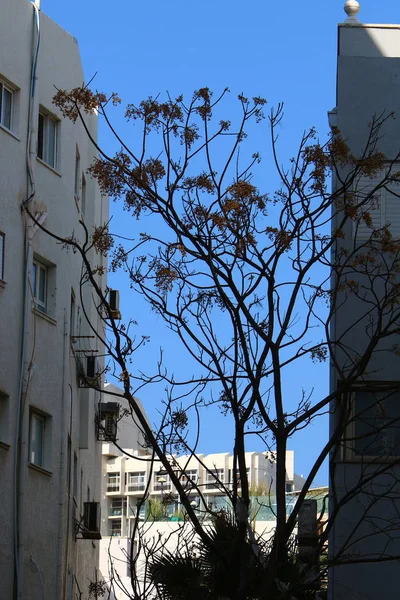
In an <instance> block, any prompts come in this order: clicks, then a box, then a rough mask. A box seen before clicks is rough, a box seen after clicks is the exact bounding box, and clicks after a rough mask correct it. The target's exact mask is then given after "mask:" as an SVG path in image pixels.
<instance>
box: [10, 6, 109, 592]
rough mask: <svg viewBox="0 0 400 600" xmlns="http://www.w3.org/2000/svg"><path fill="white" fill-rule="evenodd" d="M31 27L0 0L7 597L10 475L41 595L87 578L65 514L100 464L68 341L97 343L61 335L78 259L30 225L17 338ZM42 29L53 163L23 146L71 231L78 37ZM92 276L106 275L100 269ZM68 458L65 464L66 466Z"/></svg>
mask: <svg viewBox="0 0 400 600" xmlns="http://www.w3.org/2000/svg"><path fill="white" fill-rule="evenodd" d="M34 27H35V26H34V11H33V7H32V5H31V4H30V3H29V2H28V1H27V0H5V2H4V3H3V15H2V18H1V22H0V81H2V82H3V83H4V82H5V83H6V84H9V85H10V86H11V88H12V89H13V92H14V94H13V97H14V100H15V103H14V111H13V112H14V114H13V124H12V131H11V132H9V131H7V130H6V128H4V127H2V126H0V180H1V182H2V185H1V187H2V191H1V198H0V205H1V208H2V210H1V219H0V231H1V232H2V233H4V234H5V252H4V278H3V279H4V280H3V281H1V282H0V314H1V315H2V318H1V319H0V344H1V348H2V349H3V353H2V360H1V361H0V390H1V392H2V397H1V399H0V402H1V403H2V405H1V406H2V409H1V410H0V421H1V427H0V432H3V433H2V434H1V435H2V439H0V474H1V482H2V484H1V486H0V529H1V532H2V535H1V536H0V572H1V577H0V597H1V598H2V600H11V599H12V598H13V583H14V582H13V573H14V538H15V519H16V518H17V514H16V510H15V509H16V496H15V487H14V481H15V478H16V476H17V477H18V480H19V485H20V488H19V494H18V496H17V497H18V503H19V506H20V512H19V517H18V519H17V521H18V525H19V532H20V555H21V556H22V557H23V559H22V561H21V564H20V583H21V594H22V595H21V597H23V598H24V599H27V600H37V598H41V597H42V593H43V594H44V596H43V597H45V598H57V599H58V598H60V599H64V598H68V599H69V598H72V596H71V593H72V591H73V588H74V584H73V581H74V577H76V578H77V580H78V582H79V585H80V587H81V589H82V591H86V589H87V583H88V579H90V578H94V574H95V568H96V566H97V562H98V542H93V543H92V541H89V540H78V541H76V540H75V521H74V519H75V518H76V519H77V520H79V519H80V517H81V515H82V513H83V502H84V501H86V500H91V501H93V500H97V501H99V500H100V477H99V473H100V469H101V454H100V444H99V443H97V441H96V431H95V425H94V420H95V411H96V410H97V403H98V401H99V397H98V396H97V395H96V394H95V392H94V391H93V390H86V389H81V388H79V386H78V376H77V366H76V353H78V354H79V353H80V351H81V350H89V349H93V350H98V351H99V353H100V354H102V348H101V347H100V346H99V343H98V342H97V341H95V340H90V338H80V339H79V341H74V340H71V339H70V308H71V293H72V292H73V293H74V294H75V299H76V302H75V323H76V327H75V331H74V332H73V333H74V334H75V335H81V336H85V335H86V336H87V335H89V334H90V333H91V332H90V330H89V327H88V325H87V324H86V323H85V319H84V317H83V311H82V302H81V300H80V297H79V280H80V274H81V261H80V259H79V256H78V255H77V254H74V253H73V252H71V251H66V250H65V249H64V248H63V247H62V245H60V244H58V243H56V241H55V240H54V239H52V238H51V237H50V236H48V235H47V234H45V233H44V232H41V231H40V230H38V231H36V232H35V233H34V235H33V236H32V244H31V252H30V255H29V258H28V264H27V269H28V272H29V281H30V282H31V284H32V260H33V258H36V259H39V260H41V261H42V262H44V263H45V264H46V265H47V266H48V271H47V272H48V282H49V285H48V289H47V301H48V310H47V314H44V313H43V312H41V311H40V310H37V309H36V308H35V307H34V302H33V301H32V297H31V298H30V300H29V302H28V310H27V314H26V328H25V336H24V338H23V339H22V314H23V301H24V271H25V266H24V257H25V248H26V246H25V218H24V215H23V214H22V213H21V203H22V201H23V200H24V199H26V198H27V194H28V193H29V187H28V178H27V168H26V144H27V130H28V99H29V89H30V72H31V56H32V40H33V36H34ZM40 32H41V43H40V50H39V60H38V69H37V81H36V97H35V104H34V112H33V115H34V120H33V123H32V125H33V128H34V131H33V138H34V140H33V144H32V149H33V151H34V150H35V149H36V140H35V137H36V130H37V119H38V109H39V105H40V106H41V107H43V108H45V109H47V110H48V111H49V112H50V113H51V114H52V115H53V116H54V117H55V118H56V119H59V122H58V124H57V127H58V132H59V137H58V141H59V146H58V160H57V165H56V168H55V169H52V168H50V167H49V166H48V165H46V164H45V163H44V162H43V161H40V160H39V159H37V158H36V156H35V154H34V152H33V154H32V158H31V160H32V169H33V173H34V179H35V186H36V193H35V195H34V197H33V198H32V200H31V203H30V208H31V210H32V212H34V213H38V214H39V213H40V214H43V215H45V217H46V218H45V226H46V227H47V228H48V229H49V230H51V231H53V232H55V233H56V234H57V235H59V236H71V235H72V233H73V232H75V234H76V235H77V236H78V237H81V236H82V228H81V226H80V225H79V223H78V220H79V219H80V218H82V214H81V209H82V204H81V200H78V202H76V201H75V199H74V181H75V159H76V147H77V146H78V148H79V153H80V162H81V164H80V171H81V173H82V172H84V171H86V169H87V167H88V166H89V165H90V163H91V161H92V158H93V156H94V155H95V149H94V148H93V147H92V146H91V144H90V143H89V141H88V138H87V136H86V134H85V132H84V129H83V127H82V126H81V125H80V124H78V123H77V124H73V123H71V122H69V121H66V120H63V119H62V117H61V114H60V113H59V111H58V109H56V108H55V107H54V106H53V104H52V97H53V95H54V93H55V87H58V88H65V89H71V88H72V87H75V86H78V85H80V84H81V83H82V82H83V81H84V75H83V72H82V67H81V62H80V56H79V49H78V45H77V42H76V40H75V39H74V38H73V37H72V36H70V35H69V34H68V33H67V32H65V31H63V30H62V29H61V28H60V27H59V26H58V25H56V24H55V23H54V22H53V21H51V20H50V19H49V18H48V17H47V16H46V15H44V14H43V13H40ZM88 126H89V128H90V130H91V131H92V133H93V135H94V136H96V119H95V118H94V117H93V118H92V117H88ZM81 173H80V174H81ZM86 184H87V190H86V192H87V197H86V211H85V215H84V217H83V218H84V220H85V223H86V224H87V226H88V228H89V231H91V230H92V228H93V225H94V224H95V223H96V224H98V225H99V224H100V223H103V222H104V221H105V220H107V211H108V208H107V207H108V202H107V200H106V199H102V198H101V196H100V194H99V191H98V188H97V186H96V184H95V183H94V182H93V181H92V180H91V179H90V178H89V177H88V176H86ZM30 231H31V232H32V230H30ZM91 258H92V260H93V262H94V261H97V264H99V263H100V264H101V263H102V261H104V259H103V258H101V257H95V256H94V255H93V256H92V257H91ZM102 285H104V286H105V281H104V282H102ZM83 295H84V298H85V299H86V309H87V311H88V314H89V316H90V318H91V319H92V320H93V323H94V325H95V327H100V325H98V323H97V315H96V312H95V308H94V306H93V305H92V303H91V293H90V290H85V291H84V292H83ZM30 296H32V295H30ZM22 344H23V345H24V347H25V363H24V365H23V368H24V369H25V371H24V372H25V374H28V375H29V376H28V379H26V378H25V379H24V380H23V382H22V384H23V389H24V390H25V396H24V401H23V408H22V416H21V429H20V431H21V440H22V442H21V453H20V469H18V468H17V469H16V468H15V453H16V448H17V441H16V429H17V421H18V405H19V386H20V381H21V362H20V357H21V348H22ZM28 366H29V367H30V368H29V369H28ZM82 406H86V422H85V423H82V419H81V416H82V415H81V412H82ZM31 409H35V410H37V411H39V413H40V414H44V415H46V421H45V423H46V431H47V432H48V434H46V436H47V441H46V443H47V447H46V448H45V454H46V457H45V459H46V460H45V463H44V464H43V467H44V468H38V467H37V466H35V465H32V464H30V463H29V462H28V445H29V414H30V410H31ZM84 412H85V411H84ZM82 428H83V430H84V431H82ZM85 430H86V432H85ZM68 436H69V437H70V440H71V444H70V450H71V457H70V458H68V456H67V454H68V449H69V446H68ZM80 439H85V444H84V448H82V447H80ZM75 456H76V461H75V460H74V457H75ZM68 465H69V466H70V469H71V470H70V473H68V472H67V466H68ZM74 471H75V479H76V485H75V486H74ZM18 473H19V475H18ZM68 482H70V483H69V484H68ZM74 487H75V490H74V489H73V488H74ZM68 488H69V489H68ZM75 589H76V588H75Z"/></svg>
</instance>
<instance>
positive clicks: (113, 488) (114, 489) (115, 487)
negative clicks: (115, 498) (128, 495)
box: [107, 483, 120, 494]
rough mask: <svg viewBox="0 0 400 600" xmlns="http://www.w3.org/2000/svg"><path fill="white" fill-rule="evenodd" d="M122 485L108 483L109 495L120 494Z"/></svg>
mask: <svg viewBox="0 0 400 600" xmlns="http://www.w3.org/2000/svg"><path fill="white" fill-rule="evenodd" d="M119 488H120V485H119V483H108V484H107V494H115V493H116V492H119Z"/></svg>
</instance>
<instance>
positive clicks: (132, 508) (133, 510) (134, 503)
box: [128, 497, 146, 521]
mask: <svg viewBox="0 0 400 600" xmlns="http://www.w3.org/2000/svg"><path fill="white" fill-rule="evenodd" d="M139 504H140V509H139V515H138V514H137V513H138V510H137V507H138V505H139ZM128 516H129V517H132V518H136V517H137V516H138V517H139V521H144V520H145V518H146V502H143V498H132V497H130V498H129V510H128Z"/></svg>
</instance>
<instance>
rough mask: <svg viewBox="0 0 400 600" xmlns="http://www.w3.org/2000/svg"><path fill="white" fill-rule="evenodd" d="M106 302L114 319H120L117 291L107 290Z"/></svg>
mask: <svg viewBox="0 0 400 600" xmlns="http://www.w3.org/2000/svg"><path fill="white" fill-rule="evenodd" d="M108 303H109V305H110V311H111V315H112V317H113V318H114V319H120V318H121V313H120V310H119V291H118V290H109V293H108Z"/></svg>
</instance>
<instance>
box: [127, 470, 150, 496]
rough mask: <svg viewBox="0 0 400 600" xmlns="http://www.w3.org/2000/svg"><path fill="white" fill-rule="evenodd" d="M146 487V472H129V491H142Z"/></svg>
mask: <svg viewBox="0 0 400 600" xmlns="http://www.w3.org/2000/svg"><path fill="white" fill-rule="evenodd" d="M145 487H146V472H145V471H136V472H133V473H128V488H127V491H128V492H142V491H144V489H145Z"/></svg>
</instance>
